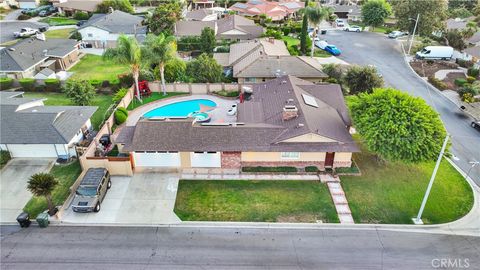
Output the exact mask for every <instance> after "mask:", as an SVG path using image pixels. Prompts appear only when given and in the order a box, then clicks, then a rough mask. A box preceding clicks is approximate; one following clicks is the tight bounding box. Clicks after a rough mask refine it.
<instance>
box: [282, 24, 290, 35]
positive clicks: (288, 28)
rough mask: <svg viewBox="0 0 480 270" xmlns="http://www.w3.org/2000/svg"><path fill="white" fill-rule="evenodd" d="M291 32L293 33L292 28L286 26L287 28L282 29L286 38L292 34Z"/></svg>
mask: <svg viewBox="0 0 480 270" xmlns="http://www.w3.org/2000/svg"><path fill="white" fill-rule="evenodd" d="M291 31H292V28H290V27H287V26H286V27H283V28H282V32H283V35H284V36H288V34H290V32H291Z"/></svg>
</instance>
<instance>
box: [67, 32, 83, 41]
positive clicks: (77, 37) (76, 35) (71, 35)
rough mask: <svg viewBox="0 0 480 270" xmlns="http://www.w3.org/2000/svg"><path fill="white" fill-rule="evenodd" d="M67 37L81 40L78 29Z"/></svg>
mask: <svg viewBox="0 0 480 270" xmlns="http://www.w3.org/2000/svg"><path fill="white" fill-rule="evenodd" d="M68 38H69V39H75V40H78V41H80V40H82V34H80V32H78V31H73V32H72V33H71V34H70V36H69V37H68Z"/></svg>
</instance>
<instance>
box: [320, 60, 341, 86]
mask: <svg viewBox="0 0 480 270" xmlns="http://www.w3.org/2000/svg"><path fill="white" fill-rule="evenodd" d="M322 71H323V72H324V73H325V74H327V75H328V77H330V78H334V79H335V80H336V81H337V82H341V81H342V79H343V70H342V66H341V65H340V64H325V65H323V67H322Z"/></svg>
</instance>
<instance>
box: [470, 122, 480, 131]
mask: <svg viewBox="0 0 480 270" xmlns="http://www.w3.org/2000/svg"><path fill="white" fill-rule="evenodd" d="M470 125H471V126H472V127H473V128H474V129H476V130H478V131H480V121H476V122H475V121H473V122H472V123H471V124H470Z"/></svg>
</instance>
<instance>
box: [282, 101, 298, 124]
mask: <svg viewBox="0 0 480 270" xmlns="http://www.w3.org/2000/svg"><path fill="white" fill-rule="evenodd" d="M297 117H298V108H297V106H295V105H285V106H284V107H283V112H282V121H288V120H290V119H293V118H297Z"/></svg>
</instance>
